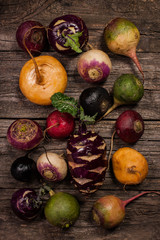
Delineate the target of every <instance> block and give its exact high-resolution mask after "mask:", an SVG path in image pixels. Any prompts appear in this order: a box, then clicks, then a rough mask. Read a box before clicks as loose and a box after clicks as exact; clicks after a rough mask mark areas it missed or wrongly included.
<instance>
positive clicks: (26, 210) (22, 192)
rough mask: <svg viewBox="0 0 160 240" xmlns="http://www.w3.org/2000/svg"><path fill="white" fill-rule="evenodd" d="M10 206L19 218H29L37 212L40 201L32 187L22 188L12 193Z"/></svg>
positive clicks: (33, 216)
mask: <svg viewBox="0 0 160 240" xmlns="http://www.w3.org/2000/svg"><path fill="white" fill-rule="evenodd" d="M11 207H12V210H13V212H14V213H15V214H16V215H17V216H18V217H19V218H21V219H23V220H31V219H33V218H35V217H36V216H37V214H38V213H39V211H40V208H41V202H40V201H39V200H38V195H37V194H36V192H35V191H34V190H33V189H31V188H22V189H19V190H17V191H16V192H14V193H13V195H12V199H11Z"/></svg>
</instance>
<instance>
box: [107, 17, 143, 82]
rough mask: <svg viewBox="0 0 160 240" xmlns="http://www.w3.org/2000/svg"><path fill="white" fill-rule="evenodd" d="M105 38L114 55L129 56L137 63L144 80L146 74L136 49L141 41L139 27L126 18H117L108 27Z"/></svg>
mask: <svg viewBox="0 0 160 240" xmlns="http://www.w3.org/2000/svg"><path fill="white" fill-rule="evenodd" d="M104 37H105V42H106V45H107V46H108V48H109V49H110V50H111V51H112V52H113V53H116V54H120V55H124V56H128V57H130V58H131V59H132V60H133V61H134V62H135V64H136V66H137V67H138V69H139V71H140V72H141V74H142V76H143V79H144V73H143V71H142V68H141V65H140V63H139V61H138V58H137V56H136V47H137V45H138V43H139V40H140V33H139V30H138V29H137V27H136V26H135V25H134V24H133V23H132V22H130V21H129V20H127V19H125V18H115V19H113V20H111V21H110V22H109V23H108V24H107V25H106V27H105V29H104Z"/></svg>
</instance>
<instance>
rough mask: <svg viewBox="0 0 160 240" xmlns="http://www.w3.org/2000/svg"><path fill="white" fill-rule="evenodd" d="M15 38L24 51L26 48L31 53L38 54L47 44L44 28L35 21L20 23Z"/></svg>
mask: <svg viewBox="0 0 160 240" xmlns="http://www.w3.org/2000/svg"><path fill="white" fill-rule="evenodd" d="M16 39H17V42H18V45H19V46H20V48H22V49H23V50H24V51H26V52H28V51H27V49H28V50H29V51H30V52H31V54H33V55H39V54H40V53H41V52H42V51H43V50H44V48H45V46H46V44H47V35H46V30H45V28H44V27H43V25H42V24H41V23H39V22H37V21H26V22H23V23H21V25H20V26H19V27H18V29H17V32H16ZM24 42H25V44H24ZM26 47H27V49H26Z"/></svg>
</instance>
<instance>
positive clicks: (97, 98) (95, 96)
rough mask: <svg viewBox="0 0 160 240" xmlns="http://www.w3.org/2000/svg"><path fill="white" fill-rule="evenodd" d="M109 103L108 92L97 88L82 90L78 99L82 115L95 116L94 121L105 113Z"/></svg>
mask: <svg viewBox="0 0 160 240" xmlns="http://www.w3.org/2000/svg"><path fill="white" fill-rule="evenodd" d="M110 102H111V99H110V96H109V94H108V91H107V90H106V89H105V88H102V87H98V86H97V87H90V88H86V89H84V90H83V91H82V93H81V94H80V97H79V103H80V105H81V106H82V108H83V109H84V113H85V114H86V115H89V116H94V115H95V114H97V115H96V120H98V119H99V118H101V117H102V116H103V115H104V114H105V113H106V112H107V110H108V108H109V105H110Z"/></svg>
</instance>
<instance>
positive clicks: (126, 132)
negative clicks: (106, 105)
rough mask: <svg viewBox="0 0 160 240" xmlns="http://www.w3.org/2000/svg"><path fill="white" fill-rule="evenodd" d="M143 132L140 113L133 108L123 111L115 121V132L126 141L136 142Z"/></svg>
mask: <svg viewBox="0 0 160 240" xmlns="http://www.w3.org/2000/svg"><path fill="white" fill-rule="evenodd" d="M143 132H144V122H143V119H142V117H141V115H140V114H139V113H138V112H136V111H133V110H127V111H124V112H123V113H122V114H121V115H120V116H119V117H118V119H117V121H116V133H117V135H118V136H119V138H120V139H122V140H123V141H124V142H127V143H135V142H137V141H138V140H139V139H140V137H141V136H142V134H143Z"/></svg>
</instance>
